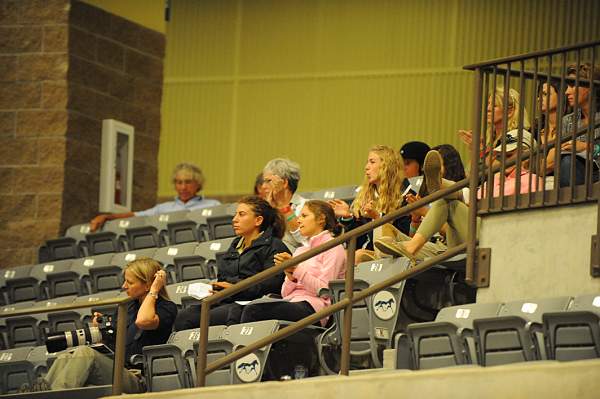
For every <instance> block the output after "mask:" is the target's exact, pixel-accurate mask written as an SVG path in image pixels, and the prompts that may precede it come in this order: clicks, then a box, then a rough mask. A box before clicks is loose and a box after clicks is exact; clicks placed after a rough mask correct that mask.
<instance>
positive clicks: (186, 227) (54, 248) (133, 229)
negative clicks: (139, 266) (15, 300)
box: [39, 204, 235, 263]
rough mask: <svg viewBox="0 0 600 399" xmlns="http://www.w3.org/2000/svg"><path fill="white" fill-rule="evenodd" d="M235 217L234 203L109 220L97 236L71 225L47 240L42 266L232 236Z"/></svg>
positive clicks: (84, 226) (86, 229) (82, 226)
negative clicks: (43, 264)
mask: <svg viewBox="0 0 600 399" xmlns="http://www.w3.org/2000/svg"><path fill="white" fill-rule="evenodd" d="M234 214H235V204H224V205H217V206H214V207H210V208H204V209H199V210H196V211H189V212H188V211H180V212H172V213H166V214H162V215H157V216H148V217H144V216H138V217H131V218H126V219H115V220H110V221H108V222H106V223H105V224H104V226H103V227H102V230H100V231H98V232H94V233H90V226H89V224H81V225H76V226H72V227H70V228H69V229H67V232H66V234H65V237H62V238H57V239H53V240H48V241H46V243H45V245H43V246H42V247H41V248H40V251H39V258H40V263H42V262H45V261H55V260H63V259H76V258H80V257H85V256H94V255H102V254H106V253H115V252H122V251H134V250H139V249H145V248H160V247H163V246H165V245H177V244H182V243H186V242H203V241H210V240H215V239H219V238H225V237H232V236H233V235H234V232H233V228H232V226H231V219H232V218H233V215H234Z"/></svg>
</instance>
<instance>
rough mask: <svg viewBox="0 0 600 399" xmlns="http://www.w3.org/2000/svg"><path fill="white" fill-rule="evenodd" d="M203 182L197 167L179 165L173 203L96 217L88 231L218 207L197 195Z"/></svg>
mask: <svg viewBox="0 0 600 399" xmlns="http://www.w3.org/2000/svg"><path fill="white" fill-rule="evenodd" d="M204 182H205V179H204V174H203V173H202V170H200V168H199V167H197V166H196V165H194V164H190V163H180V164H178V165H177V166H175V169H174V170H173V184H174V185H175V191H177V197H176V198H175V200H174V201H169V202H164V203H162V204H158V205H156V206H154V207H153V208H150V209H146V210H145V211H138V212H126V213H116V214H105V215H98V216H96V217H95V218H93V219H92V221H91V222H90V231H96V230H97V229H99V228H101V227H102V225H104V223H105V222H106V221H107V220H113V219H122V218H129V217H132V216H154V215H160V214H163V213H169V212H176V211H184V210H189V211H192V210H195V209H201V208H207V207H210V206H215V205H219V204H220V202H219V201H217V200H214V199H207V198H204V197H202V196H201V195H198V192H199V191H201V190H202V188H203V187H204Z"/></svg>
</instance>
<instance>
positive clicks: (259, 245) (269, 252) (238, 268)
mask: <svg viewBox="0 0 600 399" xmlns="http://www.w3.org/2000/svg"><path fill="white" fill-rule="evenodd" d="M240 240H241V237H237V238H236V239H235V240H233V242H232V243H231V245H230V246H229V249H227V252H225V253H224V254H223V256H222V257H220V258H219V259H218V261H217V268H218V270H219V273H218V280H219V281H226V282H228V283H231V284H235V283H237V282H238V281H241V280H243V279H245V278H248V277H250V276H254V275H255V274H257V273H260V272H262V271H263V270H265V269H267V268H269V267H271V266H273V265H274V264H275V260H274V259H273V257H274V256H275V254H277V253H280V252H287V253H290V250H289V249H288V247H287V246H286V245H285V244H284V243H283V241H281V240H280V239H279V238H277V237H273V234H272V232H271V228H268V229H267V230H265V231H264V232H263V233H262V234H261V235H260V236H259V237H258V238H257V239H256V240H254V241H253V242H252V245H250V247H248V248H246V249H245V250H244V251H243V252H242V253H241V254H240V253H239V252H238V249H237V246H238V244H239V242H240ZM284 278H285V275H284V273H279V274H277V275H275V276H273V277H271V278H269V279H267V280H265V281H263V282H261V283H259V284H256V285H254V286H252V287H249V288H247V289H246V290H244V291H241V292H239V293H237V294H235V295H233V296H232V297H230V298H228V300H229V301H228V300H225V301H224V302H230V301H249V300H253V299H257V298H260V297H262V296H263V295H266V294H280V293H281V285H282V284H283V280H284Z"/></svg>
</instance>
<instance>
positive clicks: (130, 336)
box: [125, 298, 177, 362]
mask: <svg viewBox="0 0 600 399" xmlns="http://www.w3.org/2000/svg"><path fill="white" fill-rule="evenodd" d="M140 306H141V305H140V302H139V301H133V302H131V303H130V304H129V307H128V308H127V337H126V339H125V342H126V344H125V345H126V346H125V348H126V349H125V361H126V362H129V360H130V359H131V356H133V355H137V354H141V353H142V348H143V347H144V346H146V345H160V344H164V343H166V342H167V340H168V339H169V335H171V331H173V323H174V322H175V317H176V316H177V306H176V305H175V304H174V303H173V302H171V301H167V300H164V299H162V298H158V299H157V300H156V314H157V315H158V319H159V323H158V327H157V328H156V329H154V330H140V329H139V328H137V326H136V325H135V319H136V317H137V313H138V311H139V310H140Z"/></svg>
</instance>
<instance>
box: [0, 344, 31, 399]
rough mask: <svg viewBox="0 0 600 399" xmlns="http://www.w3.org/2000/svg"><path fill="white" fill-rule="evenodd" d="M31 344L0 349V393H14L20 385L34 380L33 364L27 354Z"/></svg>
mask: <svg viewBox="0 0 600 399" xmlns="http://www.w3.org/2000/svg"><path fill="white" fill-rule="evenodd" d="M32 350H33V347H32V346H29V347H22V348H13V349H7V350H4V351H0V393H2V394H7V393H16V392H17V391H18V390H19V388H21V385H23V384H25V383H27V384H31V383H32V382H33V381H34V380H35V371H34V367H33V364H32V363H31V362H29V361H28V360H27V356H28V355H29V353H30V352H31V351H32Z"/></svg>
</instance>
